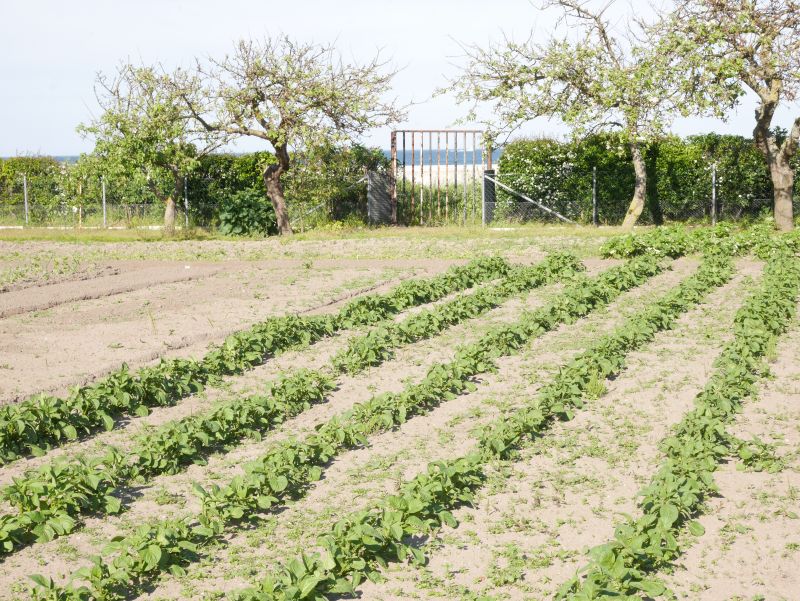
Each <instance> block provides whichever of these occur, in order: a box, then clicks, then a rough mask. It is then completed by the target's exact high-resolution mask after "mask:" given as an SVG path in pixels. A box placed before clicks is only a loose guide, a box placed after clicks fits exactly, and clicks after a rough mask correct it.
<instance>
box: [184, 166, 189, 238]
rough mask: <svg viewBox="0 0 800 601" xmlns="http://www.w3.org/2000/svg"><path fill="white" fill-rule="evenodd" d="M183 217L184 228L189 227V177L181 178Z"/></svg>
mask: <svg viewBox="0 0 800 601" xmlns="http://www.w3.org/2000/svg"><path fill="white" fill-rule="evenodd" d="M183 217H184V220H183V221H184V223H185V224H186V229H187V230H188V229H189V178H188V177H184V178H183Z"/></svg>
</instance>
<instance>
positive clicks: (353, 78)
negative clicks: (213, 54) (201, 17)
mask: <svg viewBox="0 0 800 601" xmlns="http://www.w3.org/2000/svg"><path fill="white" fill-rule="evenodd" d="M385 67H386V64H385V63H383V62H381V60H380V58H379V57H378V56H376V57H375V58H374V59H373V60H372V61H370V62H368V63H366V64H363V65H358V64H347V63H344V62H343V61H342V59H341V58H340V57H339V56H338V55H337V54H336V53H335V51H334V48H333V47H332V46H327V45H317V44H305V43H297V42H294V41H292V40H290V39H289V38H288V37H286V36H280V37H277V38H266V39H264V40H263V41H253V40H242V41H240V42H238V43H237V44H236V46H235V48H234V51H233V52H232V53H231V54H230V55H227V56H226V57H225V58H223V59H222V60H212V61H211V64H210V66H208V67H206V66H204V65H198V69H199V72H200V74H201V76H202V77H203V78H204V80H205V86H206V94H205V96H204V97H203V98H198V97H192V96H189V95H186V96H184V102H185V105H186V106H187V107H188V109H189V110H190V112H191V113H192V115H193V116H194V118H195V119H196V120H197V122H199V123H200V124H201V125H202V127H203V128H205V129H206V130H207V131H219V132H224V133H225V134H228V135H231V136H234V137H242V136H252V137H256V138H260V139H262V140H265V141H266V142H269V144H270V145H271V146H272V149H273V152H274V156H275V161H274V162H273V163H270V164H268V165H266V166H265V167H264V170H263V179H264V184H265V188H266V191H267V195H268V197H269V199H270V201H271V202H272V206H273V207H274V209H275V215H276V217H277V222H278V229H279V231H280V233H281V234H283V235H286V234H291V233H292V229H291V225H290V224H289V215H288V211H287V208H286V199H285V197H284V191H283V184H282V182H281V177H282V176H283V174H285V173H286V172H287V171H288V170H289V169H290V168H291V165H292V162H291V153H292V151H294V150H295V149H302V148H304V147H308V146H311V145H314V144H316V143H318V142H320V141H326V142H332V143H337V142H340V141H344V140H348V139H353V138H355V137H357V136H359V135H360V134H363V133H364V132H365V131H367V130H369V129H371V128H374V127H379V126H383V125H386V124H389V123H392V122H395V121H398V120H399V119H400V118H401V116H402V114H401V111H400V110H399V109H398V108H397V107H396V106H395V104H394V102H387V101H385V100H383V96H384V95H385V94H386V92H387V91H388V90H389V86H390V82H391V80H392V77H393V76H394V73H393V72H391V71H387V70H386V69H385Z"/></svg>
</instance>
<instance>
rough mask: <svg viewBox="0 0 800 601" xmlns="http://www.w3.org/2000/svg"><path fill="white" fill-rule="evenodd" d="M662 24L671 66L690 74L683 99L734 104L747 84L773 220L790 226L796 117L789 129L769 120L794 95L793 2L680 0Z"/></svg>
mask: <svg viewBox="0 0 800 601" xmlns="http://www.w3.org/2000/svg"><path fill="white" fill-rule="evenodd" d="M662 30H663V31H668V32H669V35H665V36H664V38H663V40H664V45H663V47H664V48H665V50H666V52H667V53H669V54H670V55H671V56H673V57H675V59H676V60H675V61H674V63H673V68H674V69H677V70H681V71H683V72H687V73H692V74H693V77H691V78H687V79H686V80H685V81H686V83H687V87H686V89H685V91H686V101H687V102H691V103H694V104H696V105H698V106H699V107H701V108H702V107H708V106H710V105H714V104H718V103H723V104H731V103H735V102H737V101H738V100H739V99H740V98H741V97H742V96H743V95H744V93H745V90H746V89H747V90H750V91H751V92H753V93H754V94H755V95H756V98H757V108H756V111H755V120H756V124H755V128H754V130H753V139H754V140H755V143H756V145H757V146H758V148H759V149H760V150H761V152H762V154H763V155H764V157H765V158H766V160H767V164H768V165H769V171H770V177H771V179H772V186H773V191H774V214H775V224H776V226H777V228H778V229H780V230H782V231H788V230H791V229H792V228H793V227H794V224H793V215H792V192H793V188H794V177H795V174H794V170H793V169H792V165H791V161H792V159H793V157H794V156H795V155H796V154H797V152H798V146H800V117H797V118H795V120H794V123H793V124H792V126H791V129H790V130H789V131H788V134H786V133H784V132H782V131H781V130H778V129H777V128H774V127H773V119H774V116H775V111H776V110H777V109H778V107H779V106H780V105H781V104H782V103H786V102H793V101H795V100H797V98H798V93H800V2H798V1H797V0H679V2H678V5H677V7H676V9H675V11H674V12H673V13H672V14H671V15H670V17H669V18H668V19H667V20H666V21H665V23H664V25H663V26H662ZM695 82H702V83H703V85H700V86H698V85H694V84H695ZM784 131H785V130H784Z"/></svg>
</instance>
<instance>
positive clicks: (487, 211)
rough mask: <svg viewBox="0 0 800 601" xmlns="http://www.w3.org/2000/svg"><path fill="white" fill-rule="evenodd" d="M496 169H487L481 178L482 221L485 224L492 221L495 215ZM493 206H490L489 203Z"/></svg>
mask: <svg viewBox="0 0 800 601" xmlns="http://www.w3.org/2000/svg"><path fill="white" fill-rule="evenodd" d="M487 177H488V178H494V169H486V170H484V172H483V177H482V178H481V200H482V202H481V223H482V224H483V225H484V226H485V225H487V224H488V223H490V222H491V221H492V219H493V217H494V202H495V189H494V181H492V179H487ZM489 203H491V204H492V206H491V207H489V206H488V204H489Z"/></svg>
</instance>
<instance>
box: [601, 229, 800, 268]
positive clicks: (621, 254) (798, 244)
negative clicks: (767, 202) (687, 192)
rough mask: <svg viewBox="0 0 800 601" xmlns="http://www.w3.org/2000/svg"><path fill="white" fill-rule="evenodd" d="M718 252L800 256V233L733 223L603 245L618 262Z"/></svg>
mask: <svg viewBox="0 0 800 601" xmlns="http://www.w3.org/2000/svg"><path fill="white" fill-rule="evenodd" d="M715 250H717V251H720V252H725V253H729V254H734V255H742V254H747V253H752V254H754V255H756V256H757V257H759V258H761V259H765V260H766V259H769V258H770V257H771V256H773V255H775V254H782V253H785V252H794V253H797V252H800V230H794V231H792V232H789V233H785V234H777V233H775V231H774V226H773V224H772V223H771V222H770V221H761V222H758V223H755V224H753V225H751V226H749V227H746V228H739V227H736V226H734V225H732V224H730V223H720V224H718V225H716V226H714V227H699V228H692V227H686V226H683V225H671V226H665V227H658V228H654V229H651V230H648V231H646V232H644V233H638V232H637V233H633V234H625V235H623V236H617V237H614V238H612V239H611V240H609V241H608V242H607V243H606V244H604V245H603V247H602V248H601V254H602V255H603V256H605V257H616V258H629V257H636V256H640V255H647V254H652V253H656V254H660V255H667V256H670V257H679V256H683V255H687V254H693V253H698V252H706V251H715Z"/></svg>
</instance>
